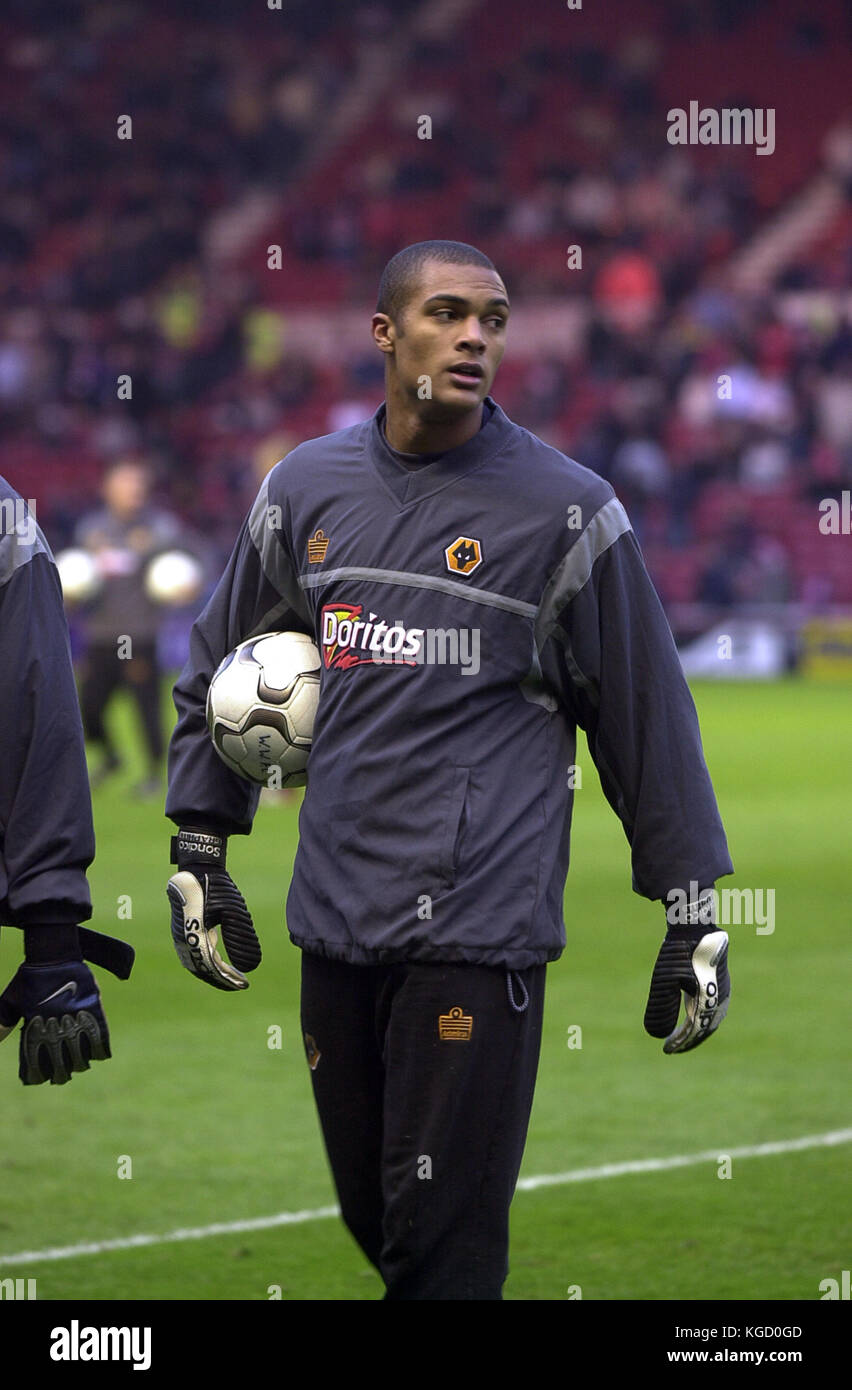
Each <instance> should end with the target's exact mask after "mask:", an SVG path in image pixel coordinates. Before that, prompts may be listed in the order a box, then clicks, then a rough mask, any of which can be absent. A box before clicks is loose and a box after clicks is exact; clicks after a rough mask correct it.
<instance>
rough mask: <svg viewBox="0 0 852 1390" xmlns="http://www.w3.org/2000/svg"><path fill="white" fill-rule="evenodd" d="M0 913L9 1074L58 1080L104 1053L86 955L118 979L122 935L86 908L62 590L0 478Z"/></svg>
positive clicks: (88, 809)
mask: <svg viewBox="0 0 852 1390" xmlns="http://www.w3.org/2000/svg"><path fill="white" fill-rule="evenodd" d="M0 729H2V739H3V756H2V758H0V924H2V925H3V926H12V927H17V928H19V929H21V930H22V931H23V947H24V961H23V964H22V965H20V966H19V968H18V970H17V971H16V973H15V976H14V978H13V980H12V981H11V983H10V984H9V985H8V986H7V987H6V989H5V990H4V991H3V993H2V994H0V1041H3V1039H5V1038H7V1037H8V1036H9V1034H10V1033H11V1032H12V1030H13V1029H14V1028H15V1026H16V1024H17V1023H18V1021H19V1020H20V1019H21V1018H23V1027H22V1029H21V1034H20V1049H19V1067H18V1074H19V1076H20V1079H21V1081H22V1082H23V1084H24V1085H25V1086H37V1085H40V1084H42V1083H43V1082H45V1081H50V1083H51V1084H52V1085H55V1086H61V1085H63V1084H64V1083H65V1082H67V1081H70V1079H71V1075H72V1073H73V1072H75V1071H88V1069H89V1066H90V1064H91V1062H92V1061H104V1060H105V1059H106V1058H107V1057H109V1056H111V1052H110V1042H109V1029H108V1027H107V1021H106V1017H105V1015H104V1011H103V1007H102V1004H101V998H100V994H99V992H98V986H97V982H96V980H95V977H94V976H93V974H92V972H91V970H90V969H89V967H88V965H86V963H85V962H86V961H91V962H92V963H93V964H96V965H102V966H104V967H105V968H106V969H108V970H111V971H112V972H113V974H115V975H118V977H119V978H120V979H127V977H128V975H129V974H130V970H131V966H132V964H133V958H134V952H133V949H132V947H130V946H128V945H127V944H126V943H125V942H123V941H116V940H114V939H113V938H111V937H108V936H103V935H101V933H100V932H94V931H90V930H89V929H88V928H87V927H82V926H80V923H81V922H85V921H88V919H89V918H90V917H91V915H92V904H91V898H90V895H89V885H88V882H87V879H86V870H87V869H88V867H89V865H90V864H91V862H92V860H93V858H94V854H95V834H94V827H93V825H92V803H91V797H90V794H89V782H88V777H87V773H86V754H85V747H84V743H83V729H82V725H81V722H80V708H79V705H78V703H77V690H76V686H75V684H74V672H73V669H72V666H71V650H70V645H69V640H68V626H67V623H66V620H65V612H64V609H63V606H62V590H61V587H60V584H59V576H58V574H57V572H56V566H55V564H54V561H53V556H52V554H51V551H50V547H49V546H48V544H47V541H46V540H45V538H44V535H43V534H42V532H41V530H40V529H39V527H38V525H37V524H36V520H35V516H34V515H33V513H32V511H31V510H30V508H29V507H28V506H27V504H26V503H25V502H24V501H23V499H22V498H21V497H19V496H18V494H17V493H16V492H15V490H14V489H13V488H12V487H11V486H10V485H9V483H7V482H6V480H5V478H0Z"/></svg>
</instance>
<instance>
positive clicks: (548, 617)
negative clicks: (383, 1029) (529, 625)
mask: <svg viewBox="0 0 852 1390" xmlns="http://www.w3.org/2000/svg"><path fill="white" fill-rule="evenodd" d="M630 530H631V526H630V519H629V517H628V515H627V513H626V511H625V510H624V508H623V506H622V505H621V503H620V502H619V500H618V498H617V497H611V498H610V500H609V501H608V502H605V503H604V505H603V506H602V507H601V508H600V510H599V511H597V512H596V513H595V515H594V516H593V517H592V519H591V521H590V522H589V524H588V526H587V527H586V528H585V530H584V531H583V532H582V534H581V535H580V536H578V537H577V540H576V541H575V542H574V544H573V545H572V547H571V549H570V550H569V551H568V554H567V555H566V556H565V558H564V559H563V560H562V561H561V563H560V564H559V565H558V566H557V568H556V569H555V570H554V572H553V574H552V575H551V577H550V579H549V581H548V583H547V586H546V587H545V590H544V593H543V594H542V596H541V602H540V603H539V606H538V612H537V613H536V619H535V634H536V647H537V649H538V650H539V651H541V648H542V646H543V645H544V643H545V641H546V640H547V638H548V637H550V636H551V635H552V633H553V629H554V627H555V624H556V619H557V618H558V616H559V614H560V613H561V612H562V610H563V609H564V608H565V607H567V605H568V604H569V603H570V602H571V600H572V599H573V598H575V597H576V596H577V594H579V592H580V590H581V589H582V588H583V587H584V586H585V585H586V584H587V583H588V582H589V579H590V578H591V574H592V570H593V569H594V567H595V562H596V561H597V560H599V559H600V557H601V555H603V554H604V553H605V551H607V550H609V548H610V546H612V545H614V544H615V542H616V541H617V540H618V539H619V537H620V536H623V535H624V534H625V533H626V532H627V531H630Z"/></svg>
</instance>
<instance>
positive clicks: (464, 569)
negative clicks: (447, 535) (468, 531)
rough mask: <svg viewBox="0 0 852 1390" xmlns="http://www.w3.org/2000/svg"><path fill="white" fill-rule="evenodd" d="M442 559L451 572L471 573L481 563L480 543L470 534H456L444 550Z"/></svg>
mask: <svg viewBox="0 0 852 1390" xmlns="http://www.w3.org/2000/svg"><path fill="white" fill-rule="evenodd" d="M444 559H445V560H446V562H447V569H448V570H449V571H450V573H451V574H463V575H468V574H473V571H474V570H475V569H478V568H479V566H480V565H481V564H482V544H481V542H480V541H477V540H474V539H473V537H472V536H456V538H455V540H454V541H453V542H452V544H451V545H448V546H447V548H446V550H445V551H444Z"/></svg>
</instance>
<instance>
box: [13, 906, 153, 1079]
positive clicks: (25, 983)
mask: <svg viewBox="0 0 852 1390" xmlns="http://www.w3.org/2000/svg"><path fill="white" fill-rule="evenodd" d="M25 945H26V957H27V958H26V960H25V962H24V964H23V965H22V966H20V967H19V969H18V971H17V973H16V975H15V977H14V979H13V980H12V982H11V984H10V985H8V986H7V987H6V989H5V990H4V991H3V993H2V995H0V1042H2V1041H3V1039H4V1038H7V1037H8V1036H9V1034H10V1033H11V1032H12V1030H13V1028H14V1027H15V1025H16V1023H17V1022H18V1020H19V1019H20V1018H23V1020H24V1026H23V1028H22V1029H21V1040H20V1048H19V1052H18V1075H19V1076H20V1078H21V1081H22V1082H23V1084H24V1085H25V1086H40V1085H41V1084H42V1083H43V1082H45V1081H49V1082H50V1083H51V1085H52V1086H64V1085H65V1083H66V1082H67V1081H70V1080H71V1074H72V1072H75V1071H88V1070H89V1066H90V1063H91V1061H92V1060H94V1061H96V1062H102V1061H105V1060H106V1058H108V1057H111V1056H112V1053H111V1051H110V1046H109V1029H108V1027H107V1021H106V1017H105V1015H104V1011H103V1008H102V1006H101V997H100V994H99V993H98V986H97V982H96V980H95V977H94V975H93V974H92V972H91V970H90V969H89V967H88V966H87V965H86V964H85V963H84V957H85V959H86V960H91V961H93V962H95V964H98V965H103V966H105V967H106V969H107V970H111V971H112V973H113V974H114V975H117V976H118V978H119V979H122V980H126V979H127V978H128V976H129V974H130V971H131V969H132V966H133V960H134V951H133V948H132V946H128V945H127V944H126V942H124V941H116V940H114V939H113V938H112V937H109V936H102V935H101V934H100V932H95V931H90V930H89V928H87V927H79V928H78V927H73V926H71V927H69V926H64V925H60V926H53V925H47V926H41V927H37V926H30V927H27V928H25Z"/></svg>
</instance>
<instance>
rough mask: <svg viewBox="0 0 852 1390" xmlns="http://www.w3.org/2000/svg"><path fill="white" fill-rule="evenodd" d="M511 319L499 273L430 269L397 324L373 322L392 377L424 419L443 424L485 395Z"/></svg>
mask: <svg viewBox="0 0 852 1390" xmlns="http://www.w3.org/2000/svg"><path fill="white" fill-rule="evenodd" d="M508 317H509V300H508V295H507V294H506V287H505V285H504V284H503V281H502V280H501V279H500V276H499V275H498V274H497V273H496V271H493V270H487V269H486V268H485V267H484V266H477V265H444V264H443V263H442V262H441V261H427V262H426V264H425V265H424V267H423V270H422V273H421V275H420V278H419V281H418V283H417V284H416V285H415V286H414V287H413V291H412V293H411V295H410V297H409V300H408V303H407V304H406V306H405V308H404V309H403V311H402V314H401V315H400V317H399V319H398V320H396V321H393V320H388V319H387V317H386V316H383V315H377V316H376V318H375V319H374V321H373V322H374V331H375V333H376V341H377V342H379V344H380V346H381V345H382V343H384V347H383V351H386V352H387V351H389V346H388V345H389V344H391V343H392V344H393V352H392V358H391V360H392V366H391V371H392V372H393V373H394V374H395V376H396V379H397V383H398V385H399V387H400V388H401V389H402V392H403V394H404V395H405V396H406V398H407V399H409V400H411V401H412V403H414V402H416V403H417V405H418V409H419V410H420V413H421V414H422V415H423V416H424V417H426V418H429V417H432V418H443V419H446V418H448V417H450V418H451V417H452V416H454V415H456V414H458V415H463V414H465V413H466V412H468V411H471V410H475V409H477V407H478V406H480V405H481V404H482V401H483V400H484V399H485V397H486V396H487V395H488V393H489V391H490V390H491V385H492V382H493V381H494V377H495V376H496V373H497V368H498V367H499V365H500V362H501V360H502V357H503V353H504V351H505V347H506V324H507V320H508ZM461 364H465V365H466V366H468V368H469V370H467V371H466V370H465V365H461ZM471 367H472V368H473V370H470V368H471ZM430 392H431V396H430V394H429V393H430Z"/></svg>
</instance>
